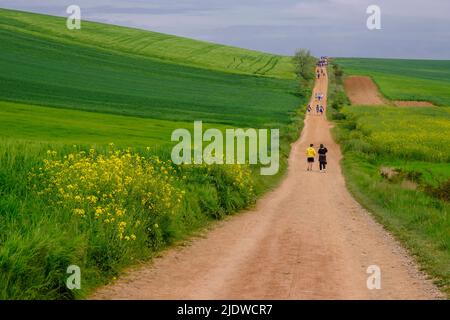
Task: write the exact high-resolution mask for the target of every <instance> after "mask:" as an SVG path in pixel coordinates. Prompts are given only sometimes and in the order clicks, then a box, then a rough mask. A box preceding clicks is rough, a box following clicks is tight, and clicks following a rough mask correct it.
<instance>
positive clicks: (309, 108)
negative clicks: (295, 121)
mask: <svg viewBox="0 0 450 320" xmlns="http://www.w3.org/2000/svg"><path fill="white" fill-rule="evenodd" d="M308 113H311V104H308Z"/></svg>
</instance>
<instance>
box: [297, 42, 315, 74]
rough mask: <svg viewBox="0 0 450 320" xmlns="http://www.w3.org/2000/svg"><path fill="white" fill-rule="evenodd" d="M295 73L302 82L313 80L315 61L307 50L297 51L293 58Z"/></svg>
mask: <svg viewBox="0 0 450 320" xmlns="http://www.w3.org/2000/svg"><path fill="white" fill-rule="evenodd" d="M293 62H294V65H295V72H296V73H297V75H298V76H299V77H300V78H302V79H303V80H306V81H309V80H311V79H313V78H314V67H315V66H316V63H317V59H316V58H315V57H313V56H312V55H311V52H310V51H309V50H307V49H300V50H298V51H297V52H296V53H295V55H294V57H293Z"/></svg>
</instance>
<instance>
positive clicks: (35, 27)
mask: <svg viewBox="0 0 450 320" xmlns="http://www.w3.org/2000/svg"><path fill="white" fill-rule="evenodd" d="M0 16H1V19H0V26H1V29H2V30H10V31H14V32H15V33H16V34H27V35H33V36H39V37H44V38H45V39H47V40H51V39H57V40H58V41H62V40H63V41H64V42H65V43H76V44H77V45H80V44H84V45H87V46H93V47H96V48H99V47H101V48H104V49H105V50H107V51H110V52H111V51H115V52H122V53H128V54H133V55H138V56H141V57H147V58H152V59H161V60H164V61H171V62H175V63H177V64H185V65H191V66H198V67H204V68H207V69H214V70H221V71H226V72H233V73H244V74H256V75H266V76H272V77H279V78H290V79H294V78H295V75H294V73H293V68H292V64H291V58H290V57H287V56H279V55H273V54H268V53H262V52H258V51H252V50H247V49H241V48H236V47H231V46H225V45H219V44H214V43H210V42H205V41H197V40H192V39H187V38H182V37H175V36H171V35H167V34H162V33H157V32H150V31H144V30H139V29H133V28H125V27H119V26H114V25H107V24H100V23H94V22H88V21H83V22H82V29H81V30H79V31H71V30H68V29H67V28H65V25H66V19H65V18H58V17H52V16H46V15H39V14H31V13H26V12H19V11H11V10H4V9H0Z"/></svg>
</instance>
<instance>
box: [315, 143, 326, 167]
mask: <svg viewBox="0 0 450 320" xmlns="http://www.w3.org/2000/svg"><path fill="white" fill-rule="evenodd" d="M327 152H328V149H327V148H325V146H324V145H323V144H320V148H319V150H318V151H317V153H318V154H319V168H320V172H326V167H327Z"/></svg>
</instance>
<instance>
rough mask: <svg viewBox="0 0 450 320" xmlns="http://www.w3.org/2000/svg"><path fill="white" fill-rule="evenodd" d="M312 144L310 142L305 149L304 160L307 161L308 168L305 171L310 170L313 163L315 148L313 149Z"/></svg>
mask: <svg viewBox="0 0 450 320" xmlns="http://www.w3.org/2000/svg"><path fill="white" fill-rule="evenodd" d="M313 147H314V145H313V144H312V143H311V144H310V145H309V148H307V149H306V160H307V161H308V168H307V169H306V171H312V166H313V163H314V158H315V156H316V150H314V148H313Z"/></svg>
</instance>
